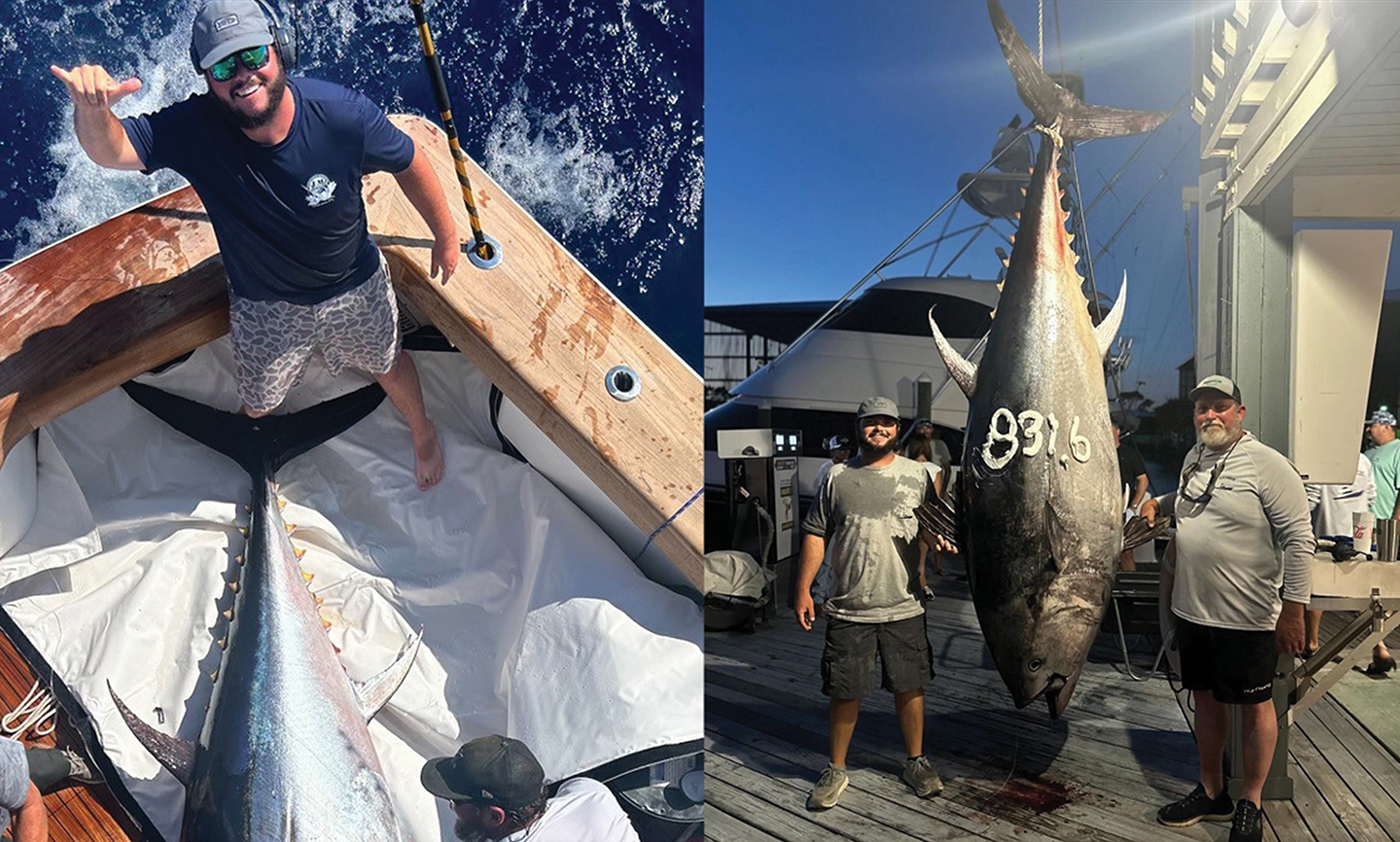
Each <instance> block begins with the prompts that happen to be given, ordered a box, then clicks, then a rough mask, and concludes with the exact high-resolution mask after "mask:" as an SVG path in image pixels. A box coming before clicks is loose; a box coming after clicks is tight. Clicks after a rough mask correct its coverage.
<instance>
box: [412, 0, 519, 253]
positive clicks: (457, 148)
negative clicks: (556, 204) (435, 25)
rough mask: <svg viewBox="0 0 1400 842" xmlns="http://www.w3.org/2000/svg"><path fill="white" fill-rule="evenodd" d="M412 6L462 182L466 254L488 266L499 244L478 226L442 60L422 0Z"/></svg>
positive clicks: (458, 175)
mask: <svg viewBox="0 0 1400 842" xmlns="http://www.w3.org/2000/svg"><path fill="white" fill-rule="evenodd" d="M408 5H409V6H411V7H413V20H414V22H415V23H417V25H418V39H419V40H420V41H422V42H423V60H424V61H425V62H426V63H427V65H428V76H429V77H430V78H431V79H432V81H433V96H434V97H435V98H436V99H437V106H438V111H440V112H441V113H442V127H443V128H444V129H445V130H446V131H447V143H448V145H449V146H451V147H452V160H453V161H454V162H455V163H456V164H457V182H458V183H459V184H461V185H462V201H463V202H465V203H466V205H467V218H468V219H469V220H470V222H471V226H472V243H471V246H470V247H469V248H468V249H467V257H468V258H469V259H470V260H471V262H472V264H473V265H474V266H476V267H477V268H478V269H491V268H494V267H495V266H496V264H498V263H500V262H501V245H500V243H498V242H496V241H495V240H494V239H492V238H490V237H488V236H486V234H485V233H484V232H482V230H481V218H480V217H479V216H478V215H477V212H476V202H475V201H474V200H473V199H472V183H471V179H470V178H468V177H467V163H466V161H467V156H466V155H465V154H464V153H463V152H462V145H461V144H460V143H458V142H457V127H456V126H455V125H454V124H453V123H452V102H451V100H449V99H448V98H447V81H446V80H445V79H443V77H442V63H441V62H439V61H438V55H437V49H436V48H434V47H433V34H432V33H431V32H429V31H428V19H427V17H425V16H424V15H423V0H408Z"/></svg>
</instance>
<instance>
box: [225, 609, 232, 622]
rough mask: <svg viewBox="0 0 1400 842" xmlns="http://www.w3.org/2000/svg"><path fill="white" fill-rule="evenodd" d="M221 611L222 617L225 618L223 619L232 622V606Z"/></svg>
mask: <svg viewBox="0 0 1400 842" xmlns="http://www.w3.org/2000/svg"><path fill="white" fill-rule="evenodd" d="M223 613H224V619H225V620H228V621H229V622H230V623H232V622H233V609H232V608H225V609H224V612H223Z"/></svg>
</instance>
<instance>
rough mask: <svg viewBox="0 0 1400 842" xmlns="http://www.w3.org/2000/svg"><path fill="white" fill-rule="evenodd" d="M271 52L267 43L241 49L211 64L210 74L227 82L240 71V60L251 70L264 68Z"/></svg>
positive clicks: (218, 80)
mask: <svg viewBox="0 0 1400 842" xmlns="http://www.w3.org/2000/svg"><path fill="white" fill-rule="evenodd" d="M271 52H272V51H271V50H269V49H268V47H267V45H266V44H264V45H263V46H261V47H250V48H249V49H246V50H239V51H238V52H236V53H234V54H233V55H231V56H229V57H228V58H226V59H220V60H219V61H216V62H214V63H213V64H212V65H210V66H209V75H210V77H212V78H213V80H214V81H215V82H227V81H228V80H230V79H232V78H233V77H234V74H236V73H237V72H238V63H239V62H243V66H244V67H246V68H248V69H249V70H262V69H263V68H264V67H266V66H267V58H268V55H269V54H270V53H271Z"/></svg>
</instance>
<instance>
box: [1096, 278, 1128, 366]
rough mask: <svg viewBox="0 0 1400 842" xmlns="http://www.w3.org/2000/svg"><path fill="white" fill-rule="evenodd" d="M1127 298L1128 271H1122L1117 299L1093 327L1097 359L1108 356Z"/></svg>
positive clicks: (1120, 322) (1121, 322)
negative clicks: (1121, 282) (1097, 347)
mask: <svg viewBox="0 0 1400 842" xmlns="http://www.w3.org/2000/svg"><path fill="white" fill-rule="evenodd" d="M1127 300H1128V273H1127V272H1124V273H1123V284H1122V285H1121V286H1119V287H1118V300H1117V301H1115V302H1113V307H1112V308H1111V309H1110V310H1109V311H1108V315H1107V316H1104V317H1103V321H1101V322H1099V323H1098V326H1096V327H1095V328H1094V338H1095V339H1097V340H1098V342H1099V359H1101V360H1102V359H1103V358H1104V357H1106V356H1108V346H1110V345H1112V344H1113V340H1114V338H1116V337H1117V336H1118V327H1119V325H1121V324H1123V305H1124V303H1125V302H1126V301H1127Z"/></svg>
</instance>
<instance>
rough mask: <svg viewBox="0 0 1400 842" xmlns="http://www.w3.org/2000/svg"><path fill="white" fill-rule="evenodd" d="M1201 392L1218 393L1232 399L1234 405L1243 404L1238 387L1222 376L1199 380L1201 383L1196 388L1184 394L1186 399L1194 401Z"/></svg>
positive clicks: (1215, 375) (1216, 375)
mask: <svg viewBox="0 0 1400 842" xmlns="http://www.w3.org/2000/svg"><path fill="white" fill-rule="evenodd" d="M1202 392H1219V393H1220V394H1222V395H1226V396H1228V397H1231V398H1234V400H1235V403H1240V404H1242V403H1244V400H1243V399H1242V398H1241V397H1240V387H1239V386H1237V385H1236V384H1235V381H1233V380H1231V379H1230V378H1228V377H1226V376H1225V375H1223V374H1212V375H1210V376H1209V377H1206V378H1205V379H1203V380H1201V382H1199V383H1197V384H1196V388H1194V389H1192V390H1191V391H1190V392H1188V393H1187V394H1186V397H1188V398H1190V399H1191V400H1193V401H1194V400H1195V399H1196V398H1198V397H1199V396H1200V395H1201V393H1202Z"/></svg>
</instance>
